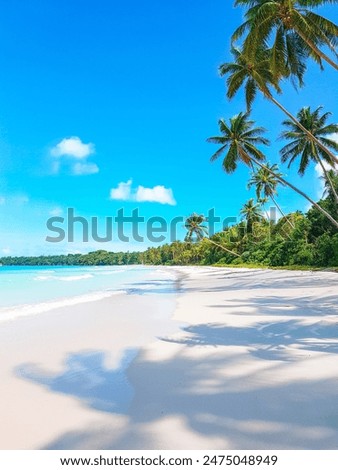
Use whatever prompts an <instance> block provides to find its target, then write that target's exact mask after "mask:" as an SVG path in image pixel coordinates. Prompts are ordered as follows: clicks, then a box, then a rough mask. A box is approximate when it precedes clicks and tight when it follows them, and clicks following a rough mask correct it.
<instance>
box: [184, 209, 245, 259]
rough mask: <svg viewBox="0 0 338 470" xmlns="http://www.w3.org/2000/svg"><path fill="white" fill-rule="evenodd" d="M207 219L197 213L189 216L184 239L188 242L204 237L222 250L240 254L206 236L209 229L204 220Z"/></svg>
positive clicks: (236, 254) (235, 254)
mask: <svg viewBox="0 0 338 470" xmlns="http://www.w3.org/2000/svg"><path fill="white" fill-rule="evenodd" d="M206 221H207V219H206V218H205V217H204V215H202V214H196V213H193V214H191V215H190V216H189V217H187V219H186V221H185V224H184V226H185V228H186V230H187V235H186V237H185V239H184V241H186V242H192V241H200V240H202V239H206V240H208V241H209V242H210V243H212V244H213V245H215V246H217V247H219V248H222V250H224V251H227V252H228V253H230V254H232V255H233V256H240V255H239V254H238V253H235V252H234V251H232V250H229V249H228V248H226V247H225V246H223V245H220V244H218V243H216V242H214V241H213V240H211V239H210V238H206V237H207V235H208V229H207V227H206V225H203V224H204V222H206Z"/></svg>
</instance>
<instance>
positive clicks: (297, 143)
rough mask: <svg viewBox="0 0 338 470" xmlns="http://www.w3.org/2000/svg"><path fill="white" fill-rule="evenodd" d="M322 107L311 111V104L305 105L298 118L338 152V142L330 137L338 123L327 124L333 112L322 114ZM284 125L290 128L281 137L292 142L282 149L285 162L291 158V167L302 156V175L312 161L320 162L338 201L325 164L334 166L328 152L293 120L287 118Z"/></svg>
mask: <svg viewBox="0 0 338 470" xmlns="http://www.w3.org/2000/svg"><path fill="white" fill-rule="evenodd" d="M321 109H322V106H319V107H318V108H317V109H316V110H315V111H313V112H311V109H310V107H309V106H308V107H304V108H302V109H301V110H300V111H299V112H298V114H297V119H298V121H299V122H300V123H301V124H302V125H303V126H304V127H305V128H306V129H307V130H308V131H310V132H311V134H312V135H314V136H316V138H317V139H318V140H320V141H321V142H322V143H323V144H324V145H325V146H326V147H327V148H331V149H332V150H334V151H336V152H338V143H337V142H335V141H334V140H333V139H330V138H329V136H330V134H333V133H336V132H338V124H327V120H328V118H329V116H330V115H331V113H330V112H327V113H324V114H322V115H321V113H320V112H321ZM283 125H284V126H286V127H287V128H288V130H286V131H284V132H282V134H281V138H282V139H287V140H291V142H290V143H289V144H287V145H285V146H284V147H283V148H282V149H281V151H280V153H281V157H282V162H283V163H285V162H286V161H288V160H289V165H288V168H290V166H291V164H292V163H293V162H294V161H295V160H296V159H297V158H298V157H300V164H299V170H298V173H299V174H300V175H302V176H303V175H304V172H305V170H306V168H307V167H308V165H309V163H310V162H311V161H315V162H316V163H319V165H320V166H321V168H322V171H323V173H324V175H325V178H326V179H327V181H328V183H329V184H330V186H331V189H332V193H333V195H334V198H335V200H336V202H338V195H337V192H336V190H335V188H334V186H333V183H332V181H331V179H330V176H329V174H328V172H327V170H326V168H325V164H324V162H326V163H328V164H329V165H330V166H334V164H333V162H332V160H331V159H330V158H329V157H328V155H327V153H326V152H323V150H322V149H321V148H320V147H319V146H318V145H316V143H315V142H313V141H312V140H310V139H309V138H308V135H307V134H306V133H304V132H303V131H302V130H301V129H299V128H298V127H297V126H296V125H295V124H294V123H293V122H292V121H290V120H289V119H286V120H285V121H284V122H283Z"/></svg>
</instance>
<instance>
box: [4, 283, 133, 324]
mask: <svg viewBox="0 0 338 470" xmlns="http://www.w3.org/2000/svg"><path fill="white" fill-rule="evenodd" d="M126 293H127V292H126V291H125V290H116V291H100V292H93V293H91V294H84V295H78V296H76V297H67V298H63V299H59V300H54V301H51V302H42V303H39V304H24V305H19V306H16V307H11V308H4V309H1V310H0V323H2V322H6V321H12V320H16V319H17V318H19V317H27V316H32V315H38V314H40V313H46V312H49V311H51V310H55V309H57V308H62V307H70V306H73V305H78V304H82V303H87V302H96V301H98V300H102V299H105V298H108V297H112V296H114V295H121V294H126Z"/></svg>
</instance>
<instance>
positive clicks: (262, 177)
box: [248, 162, 295, 228]
mask: <svg viewBox="0 0 338 470" xmlns="http://www.w3.org/2000/svg"><path fill="white" fill-rule="evenodd" d="M265 166H266V168H259V170H258V171H256V172H254V173H252V175H251V178H250V180H249V183H248V188H249V189H250V188H251V187H252V186H255V187H256V196H257V199H258V200H259V201H263V200H264V201H266V200H267V198H270V199H271V200H272V202H273V203H274V204H275V206H276V207H277V209H278V210H279V212H280V213H281V215H282V217H284V218H285V219H286V220H287V222H288V224H289V225H291V227H292V228H295V227H294V225H293V224H292V223H291V221H290V220H289V218H288V217H287V216H286V215H285V214H284V212H283V211H282V209H281V207H280V206H279V204H278V203H277V201H276V199H275V196H276V195H277V186H278V184H281V183H280V181H279V180H278V179H277V178H276V176H275V175H278V176H279V177H281V176H283V175H282V173H280V172H279V170H278V166H277V165H276V164H273V165H270V164H269V163H268V162H267V163H266V164H265ZM283 186H285V185H284V184H283ZM262 196H263V197H262Z"/></svg>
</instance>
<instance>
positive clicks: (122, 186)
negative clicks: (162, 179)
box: [110, 179, 176, 206]
mask: <svg viewBox="0 0 338 470" xmlns="http://www.w3.org/2000/svg"><path fill="white" fill-rule="evenodd" d="M110 198H111V199H117V200H120V201H137V202H158V203H160V204H169V205H171V206H174V205H176V201H175V198H174V195H173V192H172V189H170V188H165V187H164V186H159V185H158V186H154V187H153V188H145V187H144V186H138V187H137V188H136V189H132V180H131V179H130V180H129V181H127V182H121V183H119V184H118V185H117V187H116V188H113V189H111V190H110Z"/></svg>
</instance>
